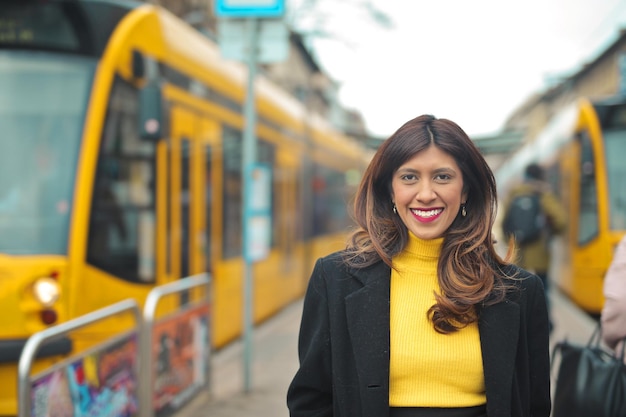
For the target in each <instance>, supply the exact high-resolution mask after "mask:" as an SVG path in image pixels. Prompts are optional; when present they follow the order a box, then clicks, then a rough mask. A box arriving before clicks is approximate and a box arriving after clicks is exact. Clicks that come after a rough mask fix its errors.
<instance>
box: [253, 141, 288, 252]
mask: <svg viewBox="0 0 626 417" xmlns="http://www.w3.org/2000/svg"><path fill="white" fill-rule="evenodd" d="M257 159H258V161H259V162H261V163H265V164H267V165H268V166H270V167H272V171H274V167H276V146H274V145H272V144H271V143H267V142H263V141H259V143H258V158H257ZM278 182H279V178H278V177H277V176H276V175H274V172H273V173H272V184H271V185H270V186H271V190H270V193H271V195H272V207H271V211H272V212H271V216H272V219H273V220H275V219H277V215H276V213H277V209H278V207H279V201H280V200H279V199H280V197H281V196H283V197H284V195H283V194H284V193H283V192H282V189H281V188H280V185H279V184H278ZM278 229H279V225H278V222H277V221H272V236H271V237H270V239H271V242H270V247H274V246H275V245H276V242H277V240H278V236H279V232H278Z"/></svg>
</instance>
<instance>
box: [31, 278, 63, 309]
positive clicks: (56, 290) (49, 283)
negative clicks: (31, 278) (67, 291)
mask: <svg viewBox="0 0 626 417" xmlns="http://www.w3.org/2000/svg"><path fill="white" fill-rule="evenodd" d="M33 294H34V295H35V298H36V299H37V301H39V302H40V303H41V304H42V305H44V306H45V307H51V306H52V305H53V304H54V303H55V302H56V301H57V300H58V299H59V296H60V295H61V288H60V287H59V283H58V282H57V281H56V280H54V279H52V278H49V277H42V278H39V279H38V280H37V281H35V283H34V284H33Z"/></svg>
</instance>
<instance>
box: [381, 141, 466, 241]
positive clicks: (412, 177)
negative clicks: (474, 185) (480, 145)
mask: <svg viewBox="0 0 626 417" xmlns="http://www.w3.org/2000/svg"><path fill="white" fill-rule="evenodd" d="M391 188H392V199H393V202H394V204H395V205H396V210H397V212H398V216H400V218H401V219H402V222H403V223H404V224H405V225H406V227H407V228H408V229H409V231H411V232H412V233H413V234H414V235H415V236H417V237H419V238H420V239H435V238H438V237H441V236H443V234H444V233H445V231H446V230H447V229H448V227H450V225H451V224H452V222H453V221H454V219H455V218H456V216H457V214H458V213H459V210H460V207H461V203H463V202H465V201H466V197H467V196H466V195H465V193H463V175H462V173H461V170H460V169H459V166H458V165H457V164H456V161H455V160H454V158H453V157H452V156H450V155H449V154H447V153H445V152H444V151H442V150H441V149H439V148H437V147H436V146H434V145H431V146H430V147H428V148H427V149H424V150H423V151H421V152H419V153H417V154H416V155H415V156H414V157H413V158H411V159H409V160H408V161H406V162H405V163H404V164H403V165H402V166H400V167H399V168H398V169H397V170H396V172H395V173H394V174H393V179H392V181H391Z"/></svg>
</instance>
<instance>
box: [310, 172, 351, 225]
mask: <svg viewBox="0 0 626 417" xmlns="http://www.w3.org/2000/svg"><path fill="white" fill-rule="evenodd" d="M314 171H315V174H314V177H313V195H314V197H313V235H314V236H319V235H322V234H326V233H337V232H340V231H342V230H345V229H346V228H347V227H348V225H349V216H348V211H347V198H346V187H347V185H346V176H345V174H344V173H343V172H340V171H335V170H333V169H330V168H328V167H324V166H321V165H316V166H315V169H314Z"/></svg>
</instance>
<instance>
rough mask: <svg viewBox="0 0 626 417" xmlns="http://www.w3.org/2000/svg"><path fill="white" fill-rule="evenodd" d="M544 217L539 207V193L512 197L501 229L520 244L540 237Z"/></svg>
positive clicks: (544, 222)
mask: <svg viewBox="0 0 626 417" xmlns="http://www.w3.org/2000/svg"><path fill="white" fill-rule="evenodd" d="M545 226H546V219H545V216H544V214H543V209H542V208H541V194H540V193H529V194H520V195H517V196H515V197H513V200H511V203H510V204H509V206H508V209H507V212H506V214H505V216H504V221H503V223H502V231H503V232H504V235H505V236H506V237H507V238H508V237H509V236H511V235H513V236H514V237H515V241H516V242H517V243H518V244H520V245H523V244H526V243H530V242H534V241H536V240H538V239H539V238H540V237H541V234H542V233H543V229H544V228H545Z"/></svg>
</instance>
